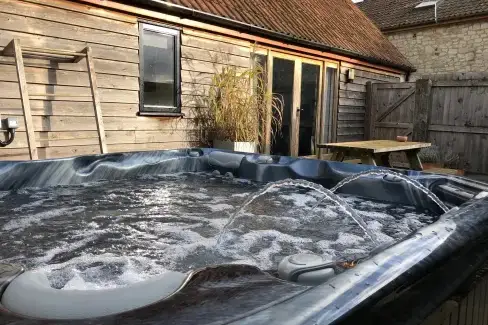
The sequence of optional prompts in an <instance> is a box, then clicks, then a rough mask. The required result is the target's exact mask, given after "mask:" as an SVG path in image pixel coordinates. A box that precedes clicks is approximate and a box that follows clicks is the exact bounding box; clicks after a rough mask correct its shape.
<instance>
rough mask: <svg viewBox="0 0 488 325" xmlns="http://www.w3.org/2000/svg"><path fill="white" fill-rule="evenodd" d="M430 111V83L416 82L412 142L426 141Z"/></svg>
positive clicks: (428, 81) (424, 81)
mask: <svg viewBox="0 0 488 325" xmlns="http://www.w3.org/2000/svg"><path fill="white" fill-rule="evenodd" d="M431 111H432V81H431V80H422V79H421V80H417V82H416V85H415V111H414V120H413V131H412V140H413V141H427V140H428V133H429V124H430V115H431Z"/></svg>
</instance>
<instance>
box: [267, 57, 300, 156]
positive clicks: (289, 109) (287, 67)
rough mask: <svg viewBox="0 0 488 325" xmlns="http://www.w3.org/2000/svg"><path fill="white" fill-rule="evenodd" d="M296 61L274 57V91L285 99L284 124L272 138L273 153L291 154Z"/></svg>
mask: <svg viewBox="0 0 488 325" xmlns="http://www.w3.org/2000/svg"><path fill="white" fill-rule="evenodd" d="M294 72H295V61H292V60H287V59H282V58H278V57H274V58H273V86H272V92H273V94H274V95H275V96H279V97H281V98H282V100H283V104H284V107H283V124H282V127H281V130H275V135H274V137H272V139H271V154H273V155H282V156H288V155H290V143H291V137H292V135H293V134H292V118H293V114H294V112H293V86H294Z"/></svg>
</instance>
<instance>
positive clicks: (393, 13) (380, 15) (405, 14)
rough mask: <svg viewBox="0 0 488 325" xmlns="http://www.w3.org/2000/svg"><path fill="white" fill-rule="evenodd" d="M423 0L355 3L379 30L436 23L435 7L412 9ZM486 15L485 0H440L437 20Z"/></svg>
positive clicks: (487, 3)
mask: <svg viewBox="0 0 488 325" xmlns="http://www.w3.org/2000/svg"><path fill="white" fill-rule="evenodd" d="M421 2H422V0H364V1H363V2H360V3H357V6H358V7H359V8H361V10H363V11H364V13H366V15H368V17H369V18H371V19H372V20H373V21H374V22H375V23H376V25H377V26H378V27H380V28H381V29H382V30H389V29H395V28H404V27H411V26H418V25H425V24H432V23H435V22H436V20H435V10H434V6H429V7H424V8H415V7H416V6H417V5H418V4H420V3H421ZM483 15H488V0H440V1H438V2H437V22H448V21H450V20H458V19H463V18H469V17H475V16H483Z"/></svg>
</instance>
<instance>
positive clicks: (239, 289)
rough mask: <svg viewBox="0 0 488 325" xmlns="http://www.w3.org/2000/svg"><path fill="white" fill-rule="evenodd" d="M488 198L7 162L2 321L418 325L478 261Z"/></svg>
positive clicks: (250, 161)
mask: <svg viewBox="0 0 488 325" xmlns="http://www.w3.org/2000/svg"><path fill="white" fill-rule="evenodd" d="M487 192H488V186H487V185H485V184H483V183H480V182H475V181H471V180H467V179H464V178H459V177H451V176H441V175H434V174H424V173H420V172H412V171H394V170H386V169H381V168H376V167H372V166H366V165H352V164H343V163H336V162H329V161H319V160H312V159H298V158H291V157H279V156H266V155H252V154H241V153H234V152H225V151H217V150H212V149H184V150H172V151H155V152H141V153H123V154H106V155H95V156H84V157H75V158H66V159H56V160H44V161H32V162H1V163H0V200H1V201H2V206H1V207H0V235H1V238H2V240H1V244H0V275H1V277H0V294H1V300H0V301H1V305H0V323H2V324H10V323H11V324H41V323H42V324H44V323H46V321H47V322H48V323H50V324H51V323H54V324H216V323H218V324H220V323H223V324H331V323H344V324H358V323H362V324H366V323H371V324H407V323H408V324H416V323H421V322H422V320H423V319H425V318H426V317H427V316H428V315H429V314H431V313H432V312H433V311H434V310H436V308H438V307H439V306H440V305H441V304H442V303H443V302H444V301H446V300H447V299H449V297H451V296H452V295H453V294H454V293H456V292H457V290H458V289H459V287H461V286H462V284H463V283H465V282H466V280H467V279H470V277H472V276H473V274H475V273H476V272H477V270H478V269H479V268H480V266H481V265H482V264H483V263H484V261H485V260H486V255H487V254H488V253H486V252H488V251H487V250H486V247H485V246H486V240H485V238H486V235H487V233H488V223H487V219H488V198H486V196H485V194H486V193H487ZM392 311H394V312H392Z"/></svg>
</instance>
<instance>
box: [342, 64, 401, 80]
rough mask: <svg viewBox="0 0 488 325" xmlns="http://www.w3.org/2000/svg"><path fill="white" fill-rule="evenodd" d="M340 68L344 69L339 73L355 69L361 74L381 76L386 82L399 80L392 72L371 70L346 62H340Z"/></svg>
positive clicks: (398, 76)
mask: <svg viewBox="0 0 488 325" xmlns="http://www.w3.org/2000/svg"><path fill="white" fill-rule="evenodd" d="M341 66H342V67H344V69H341V72H342V71H344V70H345V69H346V68H355V69H357V70H358V71H361V72H363V71H364V72H370V73H373V74H374V75H379V76H382V77H383V78H385V79H386V80H388V81H395V80H399V78H400V75H398V74H395V73H392V72H388V71H383V70H377V69H373V68H369V67H365V66H361V65H356V64H351V63H348V62H341ZM356 75H358V76H360V77H362V76H363V75H362V73H360V74H356Z"/></svg>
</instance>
